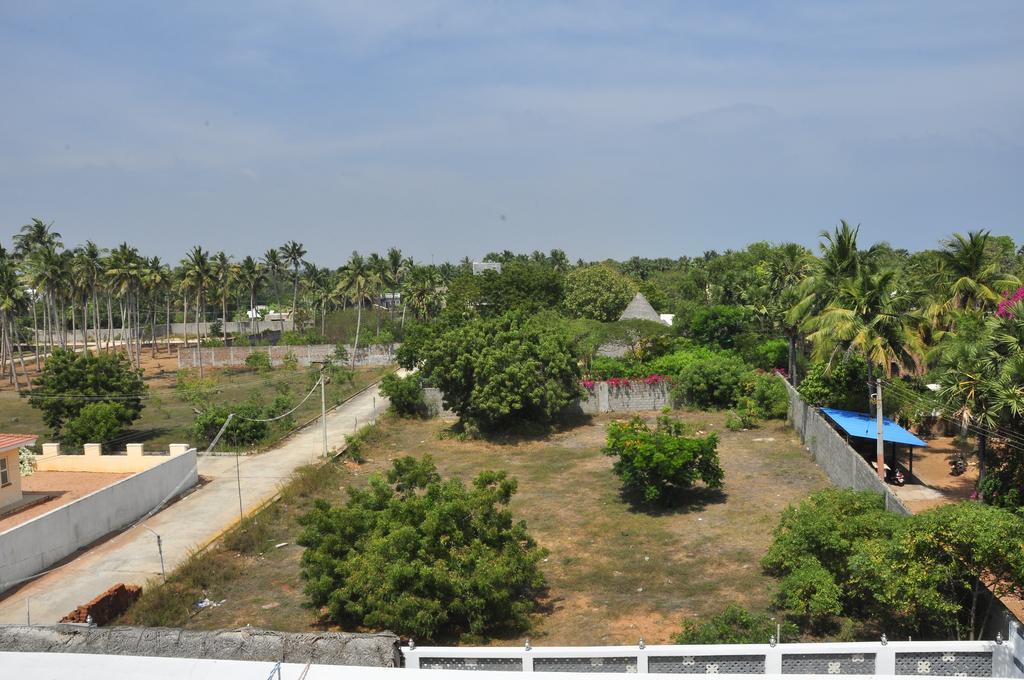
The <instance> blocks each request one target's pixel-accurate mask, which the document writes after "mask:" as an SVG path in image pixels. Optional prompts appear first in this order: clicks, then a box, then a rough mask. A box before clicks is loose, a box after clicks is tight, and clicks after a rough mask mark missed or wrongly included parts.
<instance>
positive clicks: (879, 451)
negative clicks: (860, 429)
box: [875, 378, 885, 484]
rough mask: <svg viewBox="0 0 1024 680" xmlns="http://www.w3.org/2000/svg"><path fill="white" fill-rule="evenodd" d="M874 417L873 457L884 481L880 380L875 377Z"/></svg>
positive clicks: (880, 477)
mask: <svg viewBox="0 0 1024 680" xmlns="http://www.w3.org/2000/svg"><path fill="white" fill-rule="evenodd" d="M875 418H876V419H877V420H878V438H877V440H876V441H875V458H876V459H877V464H878V478H879V479H881V480H882V483H883V484H884V483H885V440H884V439H882V432H883V427H882V380H881V379H880V378H875Z"/></svg>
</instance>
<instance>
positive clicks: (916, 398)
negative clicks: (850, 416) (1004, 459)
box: [880, 379, 1024, 449]
mask: <svg viewBox="0 0 1024 680" xmlns="http://www.w3.org/2000/svg"><path fill="white" fill-rule="evenodd" d="M880 380H881V379H880ZM882 383H883V384H885V385H888V386H889V388H890V389H891V390H892V391H893V392H894V393H896V394H897V396H898V398H900V399H901V400H902V401H903V402H904V403H905V404H906V403H907V402H910V403H911V405H913V406H916V407H919V408H920V407H925V409H926V410H929V411H931V412H932V413H933V414H936V415H937V417H938V418H940V419H942V420H944V421H946V422H948V423H950V424H952V425H957V426H960V427H963V428H965V429H967V430H969V431H971V432H973V433H974V434H975V435H983V436H985V437H988V438H989V439H998V440H1004V441H1007V442H1009V443H1011V444H1012V445H1014V446H1015V447H1017V448H1021V449H1024V437H1021V436H1020V435H1017V434H1014V433H1012V432H1007V431H1005V430H1003V429H1001V428H997V429H992V428H990V427H988V426H986V425H981V424H976V423H975V422H973V420H971V419H968V420H966V421H963V420H961V419H954V418H952V417H950V416H948V415H946V411H947V410H948V406H947V405H945V404H943V403H941V402H939V401H934V400H931V399H929V398H928V397H927V396H926V395H923V394H919V393H917V392H914V391H913V390H911V389H910V388H908V387H906V386H904V385H900V384H898V383H893V382H891V381H888V380H882Z"/></svg>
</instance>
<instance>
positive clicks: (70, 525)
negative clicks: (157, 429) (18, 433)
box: [0, 449, 199, 592]
mask: <svg viewBox="0 0 1024 680" xmlns="http://www.w3.org/2000/svg"><path fill="white" fill-rule="evenodd" d="M198 481H199V472H198V469H197V467H196V450H195V449H189V450H188V451H186V452H184V453H182V454H180V455H176V456H171V457H169V458H166V459H163V462H161V463H160V464H158V465H155V466H153V467H151V468H149V469H148V470H144V471H142V472H139V473H137V474H134V475H132V476H131V477H126V478H125V479H121V480H119V481H117V482H115V483H113V484H111V485H110V486H107V487H104V488H102V489H100V490H98V491H94V492H93V493H91V494H89V495H88V496H83V497H82V498H79V499H78V500H76V501H74V502H72V503H68V504H67V505H63V506H61V507H59V508H56V509H54V510H51V511H50V512H47V513H46V514H43V515H39V516H38V517H35V518H33V519H30V520H28V521H27V522H25V523H24V524H19V525H18V526H16V527H12V528H11V529H8V530H7V531H4V532H0V592H3V591H4V590H6V589H7V588H10V587H12V586H14V585H16V584H17V583H19V582H21V581H23V580H25V579H28V578H31V577H32V576H34V575H36V574H39V573H41V572H43V571H45V570H46V569H47V568H48V567H50V566H52V565H54V564H56V563H57V562H59V561H60V560H62V559H64V558H65V557H67V556H68V555H70V554H71V553H73V552H75V551H76V550H78V549H80V548H83V547H85V546H87V545H89V544H90V543H92V542H93V541H96V540H97V539H99V538H102V537H103V536H106V535H107V534H110V533H112V532H115V531H118V530H120V529H124V528H125V527H127V526H129V525H130V524H132V523H133V522H135V521H137V520H138V519H140V518H141V517H143V516H145V515H146V514H147V513H149V512H150V511H151V510H153V509H154V508H156V507H158V506H160V505H161V504H163V503H166V502H167V501H169V500H171V499H172V498H174V497H175V496H177V495H179V494H181V493H182V492H184V491H185V490H186V489H190V488H191V487H193V486H195V485H196V484H197V483H198Z"/></svg>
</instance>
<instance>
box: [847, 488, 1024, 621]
mask: <svg viewBox="0 0 1024 680" xmlns="http://www.w3.org/2000/svg"><path fill="white" fill-rule="evenodd" d="M901 524H902V526H901V527H900V529H899V530H898V531H897V532H895V533H894V534H893V536H892V538H891V540H884V541H883V540H874V541H868V542H865V543H864V544H862V545H861V546H860V549H859V550H858V551H857V553H856V554H855V555H853V556H852V557H851V559H850V571H851V584H852V586H853V588H855V589H857V590H859V592H860V594H861V597H863V599H865V600H867V601H869V602H870V605H869V606H870V612H871V613H872V614H873V615H874V616H875V617H876V618H877V619H878V620H880V621H882V622H885V623H887V624H889V625H890V626H891V627H894V628H895V629H899V630H901V631H903V632H908V633H914V634H916V635H935V634H943V635H950V636H956V638H958V639H959V638H961V637H963V636H964V635H965V634H966V635H968V636H969V637H970V638H971V639H974V638H975V637H976V636H977V635H978V634H980V632H981V630H982V629H983V628H984V626H985V623H986V620H987V618H988V617H989V616H990V615H991V613H992V612H991V604H990V601H989V599H988V595H987V593H986V592H985V590H986V588H987V589H990V590H992V592H993V593H995V595H996V596H997V597H1002V596H1004V595H1011V596H1015V597H1020V596H1021V595H1024V549H1022V546H1024V519H1022V518H1021V517H1020V516H1019V515H1016V514H1014V513H1011V512H1008V511H1006V510H1003V509H1000V508H994V507H991V506H986V505H982V504H979V503H968V502H964V503H957V504H955V505H947V506H942V507H939V508H934V509H932V510H928V511H926V512H923V513H921V514H919V515H915V516H913V517H911V518H906V519H904V520H903V522H901Z"/></svg>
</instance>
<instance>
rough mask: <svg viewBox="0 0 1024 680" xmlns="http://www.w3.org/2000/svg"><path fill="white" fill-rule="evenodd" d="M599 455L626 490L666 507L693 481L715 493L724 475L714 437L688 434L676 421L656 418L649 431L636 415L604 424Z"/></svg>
mask: <svg viewBox="0 0 1024 680" xmlns="http://www.w3.org/2000/svg"><path fill="white" fill-rule="evenodd" d="M604 453H605V455H608V456H614V457H615V459H616V460H615V463H614V464H613V466H612V469H613V470H615V474H617V475H618V476H619V478H620V479H622V484H623V486H624V487H625V489H626V491H627V492H631V493H635V494H637V495H638V496H640V497H641V498H642V499H643V500H644V501H645V502H647V503H660V504H670V503H671V502H672V501H674V500H678V499H679V497H680V495H681V494H682V493H683V492H685V491H686V490H687V489H689V488H691V487H692V486H693V484H694V483H695V482H697V481H702V482H704V483H705V484H706V485H707V486H708V487H709V488H712V489H719V488H721V487H722V482H723V479H724V476H725V473H724V472H723V471H722V467H721V465H720V464H719V462H718V436H717V435H715V434H714V433H712V434H709V435H708V436H706V437H694V436H692V432H691V429H690V428H689V427H688V426H687V425H686V424H685V423H683V422H682V421H680V420H677V419H675V418H670V417H669V416H664V415H663V416H660V417H659V418H658V422H657V424H656V425H655V426H654V427H653V428H652V427H650V426H649V425H647V423H646V422H645V421H644V419H643V418H641V417H640V416H636V417H634V418H632V419H630V420H625V421H615V422H612V423H610V424H609V425H608V440H607V443H606V444H605V448H604Z"/></svg>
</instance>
